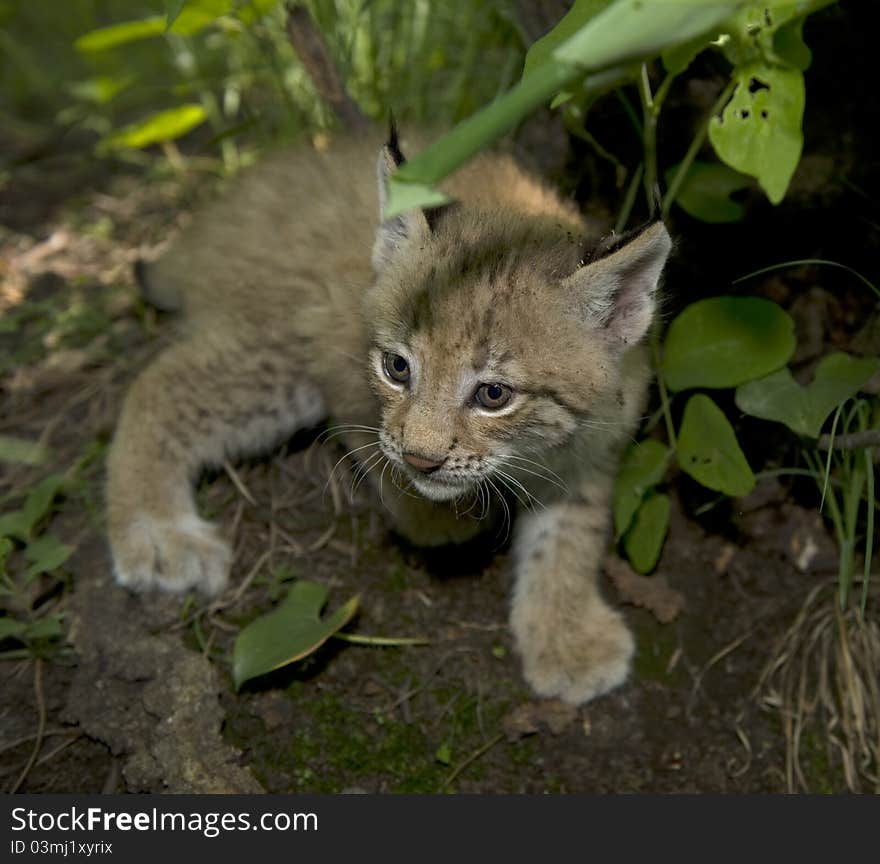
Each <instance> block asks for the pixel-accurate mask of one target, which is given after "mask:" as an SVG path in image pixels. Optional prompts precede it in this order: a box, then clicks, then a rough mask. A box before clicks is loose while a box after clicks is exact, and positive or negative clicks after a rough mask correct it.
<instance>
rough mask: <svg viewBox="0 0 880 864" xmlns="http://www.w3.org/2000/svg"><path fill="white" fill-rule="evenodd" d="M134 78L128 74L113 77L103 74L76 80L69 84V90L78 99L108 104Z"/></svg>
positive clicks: (97, 103)
mask: <svg viewBox="0 0 880 864" xmlns="http://www.w3.org/2000/svg"><path fill="white" fill-rule="evenodd" d="M133 80H134V79H133V78H130V77H127V76H125V77H123V76H117V77H112V76H110V75H101V76H98V77H97V78H88V79H86V80H84V81H74V82H73V83H72V84H70V85H69V87H68V90H70V92H71V93H72V94H73V95H74V96H76V98H77V99H82V100H83V101H84V102H92V103H94V104H95V105H106V104H108V103H109V102H112V101H113V99H114V97H116V96H118V95H119V94H120V93H121V92H122V91H123V90H125V89H126V88H127V87H128V86H129V85H130V84H131V83H132V81H133Z"/></svg>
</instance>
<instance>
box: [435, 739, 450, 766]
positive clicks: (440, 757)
mask: <svg viewBox="0 0 880 864" xmlns="http://www.w3.org/2000/svg"><path fill="white" fill-rule="evenodd" d="M434 759H435V761H437V762H439V763H440V764H441V765H449V764H450V763H451V762H452V746H451V745H450V743H449V742H448V741H444V742H443V743H442V744H441V745H440V746H439V747H438V748H437V752H436V753H435V754H434Z"/></svg>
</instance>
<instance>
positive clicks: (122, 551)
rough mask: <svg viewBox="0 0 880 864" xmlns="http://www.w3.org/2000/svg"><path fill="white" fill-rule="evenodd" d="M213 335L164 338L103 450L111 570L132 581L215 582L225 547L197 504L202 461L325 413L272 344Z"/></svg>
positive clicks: (222, 573)
mask: <svg viewBox="0 0 880 864" xmlns="http://www.w3.org/2000/svg"><path fill="white" fill-rule="evenodd" d="M212 336H213V339H212V338H210V337H208V336H207V335H205V334H203V335H200V336H199V338H198V339H192V340H189V341H187V342H182V343H180V344H178V345H175V346H173V347H171V348H170V349H168V350H167V351H166V352H165V353H164V354H162V355H160V357H159V358H158V359H157V360H156V361H155V362H154V363H153V364H152V365H151V366H149V367H148V368H147V369H146V370H145V371H144V372H143V373H142V374H141V376H140V377H139V378H138V379H137V380H136V381H135V383H134V384H133V386H132V388H131V390H130V391H129V393H128V396H127V398H126V400H125V404H124V406H123V409H122V414H121V416H120V419H119V424H118V427H117V431H116V436H115V439H114V441H113V445H112V447H111V449H110V453H109V455H108V460H107V507H108V534H109V538H110V546H111V550H112V553H113V564H114V571H115V575H116V580H117V581H118V582H119V583H120V584H122V585H126V586H128V587H131V588H134V589H136V590H144V589H148V588H153V587H158V588H163V589H165V590H169V591H185V590H187V589H189V588H198V589H200V590H202V591H205V592H207V593H211V594H213V593H216V592H218V591H220V590H222V588H223V587H224V586H225V585H226V582H227V578H228V574H229V565H230V561H231V552H230V549H229V546H228V544H227V543H226V542H225V541H224V540H223V539H222V538H221V537H220V536H219V534H218V532H217V529H216V528H215V527H214V526H213V525H212V524H210V523H209V522H206V521H205V520H203V519H202V518H201V517H200V516H199V515H198V513H197V511H196V506H195V501H194V498H193V489H192V484H193V482H194V481H195V479H196V477H197V476H198V472H199V470H200V469H201V468H203V467H205V466H211V465H213V466H216V465H220V464H222V462H223V461H224V460H225V459H227V458H231V457H233V456H236V455H244V454H247V453H256V452H259V451H261V450H265V449H267V448H268V447H270V446H272V445H273V444H275V443H277V442H278V441H281V440H283V439H284V438H286V437H288V436H289V435H291V434H292V433H293V432H294V431H296V430H297V429H302V428H306V427H308V426H312V425H314V424H315V423H317V422H318V421H320V420H321V419H322V418H323V417H324V406H323V402H322V399H321V395H320V393H319V391H318V389H317V388H316V387H315V386H314V385H313V384H311V383H310V382H308V381H306V380H303V379H302V378H297V376H296V375H295V373H293V372H291V370H290V367H289V365H288V366H286V365H285V362H284V358H283V357H281V356H279V355H278V353H277V352H274V353H272V352H270V351H269V350H267V348H266V347H265V346H262V347H261V346H260V345H259V343H255V344H253V345H249V344H245V342H244V341H243V340H241V339H238V340H236V339H234V338H232V339H230V337H229V336H228V334H227V336H226V337H223V336H222V334H220V333H214V334H212Z"/></svg>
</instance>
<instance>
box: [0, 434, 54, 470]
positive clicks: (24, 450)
mask: <svg viewBox="0 0 880 864" xmlns="http://www.w3.org/2000/svg"><path fill="white" fill-rule="evenodd" d="M47 455H48V453H47V451H46V448H45V447H44V446H43V445H42V444H40V442H39V441H29V440H27V439H26V438H14V437H12V436H10V435H0V462H17V463H20V464H22V465H39V464H40V463H41V462H45V461H46V456H47Z"/></svg>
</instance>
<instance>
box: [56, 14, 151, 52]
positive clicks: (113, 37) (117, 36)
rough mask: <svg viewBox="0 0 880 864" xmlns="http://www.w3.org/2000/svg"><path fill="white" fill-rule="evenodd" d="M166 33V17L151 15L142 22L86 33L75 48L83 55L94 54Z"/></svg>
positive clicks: (125, 23)
mask: <svg viewBox="0 0 880 864" xmlns="http://www.w3.org/2000/svg"><path fill="white" fill-rule="evenodd" d="M164 32H165V16H164V15H151V16H150V17H149V18H142V19H141V20H140V21H123V22H122V23H120V24H111V25H110V26H109V27H99V28H98V29H97V30H90V31H89V32H88V33H84V34H83V35H82V36H80V37H79V38H78V39H77V40H76V41H75V42H74V43H73V46H74V48H76V50H77V51H79V52H80V53H82V54H94V53H96V52H98V51H106V50H108V49H109V48H117V47H119V46H120V45H126V44H127V43H129V42H136V41H138V40H140V39H150V38H152V37H153V36H161V35H162V33H164Z"/></svg>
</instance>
